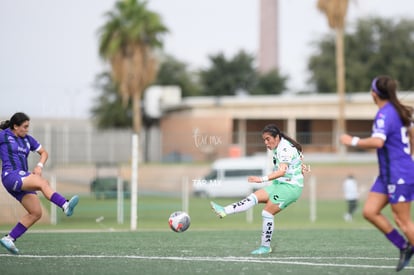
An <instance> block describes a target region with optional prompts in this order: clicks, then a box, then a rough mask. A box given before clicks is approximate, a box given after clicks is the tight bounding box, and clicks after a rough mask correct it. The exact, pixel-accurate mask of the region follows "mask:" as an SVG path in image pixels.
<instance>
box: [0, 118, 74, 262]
mask: <svg viewBox="0 0 414 275" xmlns="http://www.w3.org/2000/svg"><path fill="white" fill-rule="evenodd" d="M29 121H30V119H29V117H28V116H27V115H26V114H24V113H15V114H14V115H13V116H12V117H11V118H10V120H7V121H5V122H3V123H1V125H0V129H1V130H0V158H1V160H2V172H1V180H2V182H3V185H4V187H5V188H6V190H7V191H8V192H9V193H10V194H11V195H12V196H13V197H14V198H15V199H16V200H18V201H19V202H20V203H21V204H22V206H23V207H24V208H25V209H26V211H27V212H28V213H27V214H26V215H25V216H23V217H22V218H21V220H20V221H19V222H18V223H17V224H16V226H15V227H14V228H13V229H12V230H11V231H10V233H9V234H8V235H6V236H5V237H3V238H2V239H0V243H1V245H2V246H4V247H5V248H6V249H7V250H8V251H10V252H11V253H13V254H18V253H19V250H18V249H17V248H16V246H15V244H14V242H15V241H16V240H17V239H18V238H19V237H21V236H22V235H23V234H24V233H25V232H26V230H27V229H28V228H29V227H30V226H32V225H33V224H34V223H35V222H37V221H38V220H39V219H40V217H41V216H42V208H41V204H40V200H39V198H38V196H37V194H36V191H41V192H42V193H43V195H44V196H45V197H46V198H47V199H48V200H49V201H51V202H53V203H54V204H56V205H57V206H59V207H61V208H62V209H63V211H64V213H65V214H66V216H71V215H72V214H73V210H74V208H75V206H76V205H77V204H78V201H79V197H78V196H74V197H72V198H71V199H70V200H69V201H67V200H66V199H65V198H64V197H63V196H62V195H60V194H59V193H57V192H55V191H54V190H53V189H52V188H51V187H50V186H49V183H48V182H47V180H46V179H44V178H43V177H42V168H43V165H44V164H45V163H46V160H47V158H48V153H47V151H46V150H45V149H44V148H43V147H42V146H41V145H40V144H39V142H38V141H37V140H36V139H34V138H33V137H32V136H30V135H28V134H27V133H28V131H29ZM30 151H36V152H37V153H38V154H39V155H40V160H39V162H38V163H37V165H36V167H35V168H34V169H33V171H31V172H30V171H29V167H28V162H27V157H28V155H29V153H30Z"/></svg>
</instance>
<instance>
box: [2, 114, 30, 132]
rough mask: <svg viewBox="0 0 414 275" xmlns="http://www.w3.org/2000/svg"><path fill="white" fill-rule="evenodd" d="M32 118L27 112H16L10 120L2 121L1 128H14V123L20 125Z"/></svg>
mask: <svg viewBox="0 0 414 275" xmlns="http://www.w3.org/2000/svg"><path fill="white" fill-rule="evenodd" d="M29 120H30V118H29V116H28V115H26V114H25V113H20V112H19V113H15V114H14V115H13V116H12V117H11V118H10V120H4V121H2V122H0V129H2V130H5V129H7V128H10V129H13V127H14V125H17V126H20V125H22V124H23V122H25V121H29Z"/></svg>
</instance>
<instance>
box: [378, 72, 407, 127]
mask: <svg viewBox="0 0 414 275" xmlns="http://www.w3.org/2000/svg"><path fill="white" fill-rule="evenodd" d="M397 87H398V84H397V81H395V80H394V79H392V78H391V77H389V76H387V75H380V76H378V77H376V78H374V80H373V81H372V84H371V89H372V91H374V93H376V94H377V95H378V97H379V98H381V99H387V100H389V101H390V102H391V104H392V105H393V106H394V107H395V108H396V109H397V112H398V114H399V116H400V118H401V120H402V122H403V125H404V126H406V127H410V125H411V122H412V121H413V119H412V115H413V111H414V109H413V108H412V107H410V106H405V105H403V104H402V103H401V102H400V100H399V99H398V97H397Z"/></svg>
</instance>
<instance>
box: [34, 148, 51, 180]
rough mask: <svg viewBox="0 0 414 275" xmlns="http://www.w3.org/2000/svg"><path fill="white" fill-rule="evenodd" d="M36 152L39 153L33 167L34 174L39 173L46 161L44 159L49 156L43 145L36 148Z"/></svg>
mask: <svg viewBox="0 0 414 275" xmlns="http://www.w3.org/2000/svg"><path fill="white" fill-rule="evenodd" d="M37 153H38V154H39V155H40V160H39V162H38V163H37V165H36V167H35V168H34V170H33V172H34V173H35V174H38V175H41V174H42V170H43V165H44V164H45V163H46V161H47V159H48V157H49V154H48V152H47V151H46V150H45V149H44V148H43V147H41V148H40V149H39V150H37Z"/></svg>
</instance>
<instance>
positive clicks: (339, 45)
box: [335, 28, 346, 154]
mask: <svg viewBox="0 0 414 275" xmlns="http://www.w3.org/2000/svg"><path fill="white" fill-rule="evenodd" d="M335 30H336V83H337V85H336V87H337V88H336V89H337V94H338V128H337V135H338V138H337V140H338V143H339V137H340V135H341V134H344V133H345V132H346V125H345V64H344V56H345V54H344V29H343V28H336V29H335ZM338 145H339V144H338ZM339 148H340V149H339V150H340V153H341V154H342V153H345V147H344V146H339Z"/></svg>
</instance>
